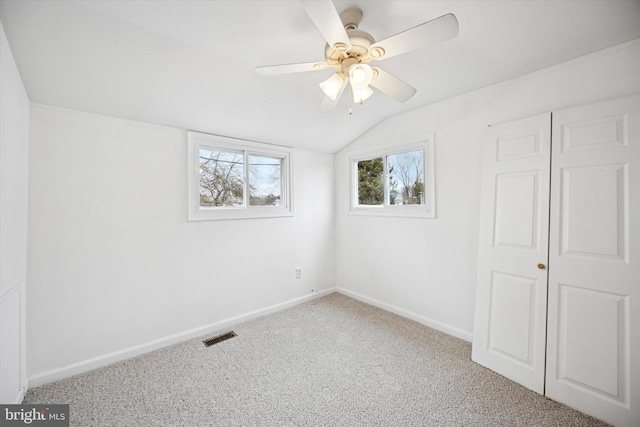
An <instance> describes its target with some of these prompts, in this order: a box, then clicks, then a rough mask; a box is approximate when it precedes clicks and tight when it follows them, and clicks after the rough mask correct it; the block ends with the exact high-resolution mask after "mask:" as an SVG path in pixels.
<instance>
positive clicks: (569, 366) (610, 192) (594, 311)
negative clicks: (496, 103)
mask: <svg viewBox="0 0 640 427" xmlns="http://www.w3.org/2000/svg"><path fill="white" fill-rule="evenodd" d="M639 100H640V98H638V97H631V98H624V99H619V100H615V101H609V102H604V103H598V104H592V105H586V106H582V107H578V108H572V109H567V110H563V111H559V112H557V113H554V115H553V134H552V139H553V154H552V159H553V160H552V178H551V182H552V189H551V229H550V242H549V314H548V343H547V376H546V382H547V383H546V394H547V396H549V397H550V398H552V399H554V400H557V401H559V402H562V403H564V404H566V405H568V406H571V407H574V408H576V409H578V410H580V411H581V412H585V413H587V414H591V415H593V416H595V417H597V418H600V419H602V420H605V421H607V422H609V423H612V424H615V425H620V426H631V425H633V426H638V425H640V375H639V374H640V142H639V129H638V127H639V125H640V117H639V114H640V113H639Z"/></svg>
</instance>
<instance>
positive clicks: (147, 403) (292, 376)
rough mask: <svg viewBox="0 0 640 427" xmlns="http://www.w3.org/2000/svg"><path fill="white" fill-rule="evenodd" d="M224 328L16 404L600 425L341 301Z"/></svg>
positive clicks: (284, 418) (404, 422)
mask: <svg viewBox="0 0 640 427" xmlns="http://www.w3.org/2000/svg"><path fill="white" fill-rule="evenodd" d="M233 330H234V331H235V332H236V334H237V336H236V337H235V338H232V339H230V340H227V341H224V342H221V343H219V344H216V345H214V346H211V347H209V348H205V347H204V345H203V344H202V343H201V339H194V340H190V341H186V342H183V343H180V344H177V345H173V346H170V347H166V348H163V349H161V350H158V351H155V352H152V353H149V354H146V355H143V356H140V357H136V358H133V359H129V360H125V361H122V362H119V363H116V364H113V365H110V366H107V367H104V368H100V369H97V370H94V371H91V372H87V373H84V374H81V375H77V376H74V377H71V378H67V379H64V380H61V381H58V382H55V383H51V384H47V385H45V386H42V387H37V388H34V389H31V390H29V392H28V393H27V396H26V398H25V401H24V403H49V404H50V403H68V404H70V405H71V406H70V408H71V425H77V426H562V427H568V426H602V425H606V424H604V423H601V422H599V421H597V420H595V419H593V418H591V417H588V416H586V415H584V414H581V413H579V412H577V411H574V410H572V409H570V408H568V407H566V406H563V405H561V404H559V403H556V402H554V401H552V400H549V399H547V398H545V397H543V396H540V395H538V394H536V393H534V392H532V391H530V390H528V389H526V388H524V387H522V386H520V385H518V384H516V383H513V382H512V381H509V380H507V379H505V378H503V377H501V376H500V375H498V374H495V373H494V372H492V371H490V370H488V369H485V368H483V367H481V366H479V365H477V364H475V363H473V362H472V361H471V344H470V343H468V342H465V341H462V340H459V339H457V338H453V337H451V336H448V335H446V334H443V333H440V332H437V331H435V330H432V329H430V328H427V327H425V326H423V325H421V324H418V323H416V322H413V321H411V320H407V319H404V318H402V317H399V316H397V315H394V314H392V313H388V312H386V311H383V310H380V309H378V308H375V307H372V306H369V305H367V304H363V303H361V302H358V301H355V300H353V299H351V298H348V297H345V296H343V295H340V294H332V295H329V296H326V297H324V298H320V299H318V300H316V301H313V302H309V303H306V304H302V305H299V306H296V307H293V308H291V309H288V310H285V311H282V312H279V313H275V314H271V315H268V316H264V317H261V318H258V319H254V320H251V321H248V322H245V323H242V324H238V325H236V326H235V327H234V328H233ZM221 332H226V331H216V332H214V333H212V334H210V335H208V336H207V337H210V336H213V335H216V333H221ZM203 338H206V337H203ZM203 338H202V339H203Z"/></svg>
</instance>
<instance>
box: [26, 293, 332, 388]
mask: <svg viewBox="0 0 640 427" xmlns="http://www.w3.org/2000/svg"><path fill="white" fill-rule="evenodd" d="M334 292H336V288H329V289H324V290H321V291H318V292H314V293H313V294H310V295H305V296H303V297H299V298H294V299H292V300H289V301H285V302H282V303H279V304H275V305H272V306H270V307H266V308H262V309H260V310H256V311H252V312H250V313H246V314H243V315H240V316H236V317H232V318H229V319H225V320H221V321H219V322H214V323H210V324H208V325H204V326H200V327H198V328H194V329H191V330H188V331H184V332H181V333H178V334H173V335H169V336H166V337H164V338H160V339H157V340H154V341H151V342H148V343H145V344H141V345H138V346H135V347H130V348H126V349H123V350H118V351H114V352H111V353H107V354H104V355H101V356H97V357H93V358H91V359H87V360H83V361H81V362H76V363H72V364H70V365H67V366H63V367H61V368H56V369H51V370H49V371H45V372H40V373H37V374H35V375H32V376H31V377H29V380H28V386H29V387H31V388H33V387H38V386H41V385H44V384H47V383H50V382H53V381H57V380H60V379H63V378H67V377H70V376H72V375H77V374H81V373H83V372H87V371H90V370H92V369H96V368H100V367H102V366H106V365H110V364H112V363H115V362H119V361H121V360H125V359H129V358H131V357H135V356H139V355H141V354H144V353H148V352H150V351H154V350H157V349H159V348H162V347H166V346H169V345H172V344H177V343H179V342H182V341H186V340H189V339H192V338H196V337H199V336H202V335H206V334H208V333H212V332H214V331H219V330H221V329H226V328H229V327H231V326H233V325H236V324H238V323H242V322H246V321H248V320H251V319H255V318H256V317H260V316H264V315H267V314H271V313H276V312H278V311H282V310H285V309H287V308H290V307H294V306H296V305H299V304H302V303H305V302H307V301H311V300H313V299H315V298H319V297H322V296H325V295H328V294H332V293H334ZM25 391H26V390H25Z"/></svg>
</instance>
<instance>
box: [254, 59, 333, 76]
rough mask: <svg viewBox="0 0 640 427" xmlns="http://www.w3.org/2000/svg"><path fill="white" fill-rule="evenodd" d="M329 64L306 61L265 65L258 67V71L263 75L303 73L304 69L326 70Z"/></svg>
mask: <svg viewBox="0 0 640 427" xmlns="http://www.w3.org/2000/svg"><path fill="white" fill-rule="evenodd" d="M328 66H329V65H328V64H327V63H326V62H304V63H300V64H284V65H265V66H262V67H256V68H255V70H256V73H258V74H260V75H261V76H272V75H275V74H289V73H301V72H304V71H317V70H324V69H326V68H327V67H328Z"/></svg>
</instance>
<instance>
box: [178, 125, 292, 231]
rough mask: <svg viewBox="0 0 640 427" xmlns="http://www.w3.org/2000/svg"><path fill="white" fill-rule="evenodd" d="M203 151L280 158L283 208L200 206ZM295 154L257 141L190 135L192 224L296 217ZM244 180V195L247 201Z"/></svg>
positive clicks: (190, 210) (189, 198) (190, 211)
mask: <svg viewBox="0 0 640 427" xmlns="http://www.w3.org/2000/svg"><path fill="white" fill-rule="evenodd" d="M200 147H208V148H214V149H216V148H217V149H222V150H231V151H238V152H244V156H245V157H246V156H248V155H250V154H251V155H262V156H274V157H281V158H282V159H283V162H282V163H283V164H282V171H283V173H282V194H281V196H280V197H281V201H282V205H281V206H242V207H218V208H202V207H201V206H200V162H199V153H200ZM292 164H293V150H292V149H291V148H288V147H282V146H278V145H270V144H264V143H260V142H254V141H246V140H242V139H235V138H229V137H225V136H219V135H210V134H206V133H199V132H192V131H188V132H187V190H188V197H187V199H188V215H187V219H188V220H189V221H210V220H226V219H250V218H273V217H287V216H293V182H292V179H291V178H292V172H293V166H292ZM246 187H247V182H246V179H245V189H244V195H245V200H247V198H248V189H247V188H246Z"/></svg>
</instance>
